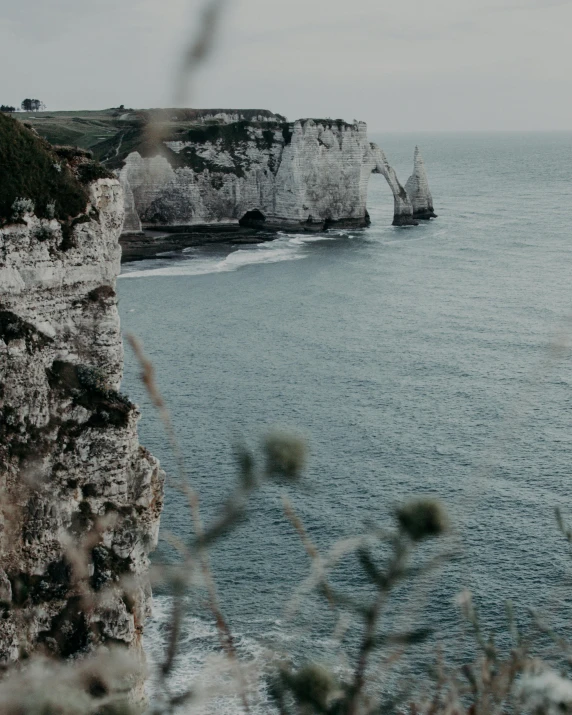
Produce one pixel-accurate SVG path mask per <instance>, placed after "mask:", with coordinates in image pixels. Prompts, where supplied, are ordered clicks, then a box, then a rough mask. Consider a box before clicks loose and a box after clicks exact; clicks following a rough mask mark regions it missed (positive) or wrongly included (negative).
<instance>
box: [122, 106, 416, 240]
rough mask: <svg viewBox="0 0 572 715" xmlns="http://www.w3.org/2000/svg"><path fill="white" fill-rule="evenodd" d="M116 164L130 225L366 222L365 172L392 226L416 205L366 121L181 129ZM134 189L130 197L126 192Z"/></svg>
mask: <svg viewBox="0 0 572 715" xmlns="http://www.w3.org/2000/svg"><path fill="white" fill-rule="evenodd" d="M129 145H130V146H132V147H133V146H134V145H135V146H136V147H137V148H136V150H135V151H130V152H128V153H124V155H123V156H119V158H118V161H117V162H116V165H117V171H118V174H119V177H120V180H121V183H122V185H123V186H124V188H125V192H126V196H128V197H129V200H128V203H127V206H126V209H127V224H126V226H127V229H128V230H129V231H136V230H138V222H139V220H140V221H141V222H142V224H143V226H146V227H149V228H150V227H164V226H170V227H172V226H196V225H210V224H217V223H224V222H238V221H240V222H241V224H242V225H245V226H253V227H257V228H261V227H265V228H267V229H282V230H297V231H299V230H305V231H306V230H310V231H311V230H323V229H324V228H328V227H331V226H334V225H338V226H366V225H368V223H369V216H368V213H367V191H368V183H369V178H370V176H371V173H372V172H374V173H380V174H383V176H384V177H385V178H386V180H387V182H388V184H389V186H390V188H391V191H392V193H393V196H394V204H395V216H394V225H398V226H403V225H415V224H416V221H415V219H414V217H413V208H412V205H411V201H410V199H409V197H408V195H407V193H406V191H405V189H404V188H403V187H402V186H401V184H400V183H399V180H398V179H397V176H396V174H395V171H394V170H393V169H392V168H391V167H390V165H389V163H388V161H387V158H386V157H385V155H384V153H383V152H382V151H381V149H379V147H377V146H376V145H375V144H370V142H369V140H368V137H367V126H366V124H365V123H363V122H354V123H353V124H348V123H346V122H343V121H341V120H335V121H332V120H314V119H304V120H299V121H296V122H293V123H287V122H272V121H270V120H268V121H266V122H265V123H263V124H262V123H260V122H255V121H248V122H247V121H241V122H233V123H230V124H227V125H207V126H205V127H195V128H192V129H185V130H180V131H179V132H178V133H173V134H171V136H169V137H167V138H164V139H163V141H162V142H161V143H160V146H155V147H149V146H148V145H145V143H144V141H140V143H139V145H137V143H136V142H135V141H133V140H130V141H129ZM131 196H132V197H133V201H131V198H130V197H131Z"/></svg>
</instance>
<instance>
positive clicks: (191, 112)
mask: <svg viewBox="0 0 572 715" xmlns="http://www.w3.org/2000/svg"><path fill="white" fill-rule="evenodd" d="M217 114H227V115H235V114H238V115H239V116H240V117H241V118H242V119H244V120H246V121H252V120H255V119H256V118H257V117H264V118H265V119H268V120H270V121H275V122H285V121H286V118H285V117H283V116H282V115H280V114H274V113H273V112H270V111H269V110H267V109H125V108H122V109H102V110H96V111H88V110H85V111H81V110H79V111H73V112H18V113H17V114H16V115H15V117H16V118H17V119H20V120H25V121H29V122H30V123H31V124H32V125H33V126H34V129H35V130H36V131H37V132H38V134H39V135H40V136H42V137H44V138H45V139H47V140H48V141H49V142H51V143H52V144H70V145H73V146H78V147H81V148H83V149H91V150H92V151H93V152H94V154H95V156H96V157H97V158H98V159H104V158H106V153H107V151H108V149H109V145H110V144H112V145H114V144H117V143H118V141H114V140H118V138H119V137H120V136H121V135H122V134H125V133H127V132H129V131H130V130H131V129H134V128H135V129H137V128H139V127H141V126H144V125H146V124H148V123H149V121H157V122H160V123H161V124H167V125H172V126H173V127H177V128H191V127H200V126H205V125H206V124H209V123H214V124H215V125H216V124H221V120H217V119H214V116H215V115H217ZM168 128H169V129H170V127H168Z"/></svg>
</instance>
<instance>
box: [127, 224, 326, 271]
mask: <svg viewBox="0 0 572 715" xmlns="http://www.w3.org/2000/svg"><path fill="white" fill-rule="evenodd" d="M278 235H279V238H277V239H275V240H274V241H269V242H268V243H259V244H256V245H253V246H250V247H248V248H240V249H238V250H236V251H232V252H231V253H229V254H228V255H227V256H225V257H224V258H222V259H221V258H220V257H216V258H214V257H213V258H204V257H202V258H201V257H199V255H197V254H198V251H199V250H200V249H195V250H192V251H191V250H187V249H183V252H182V253H178V254H176V258H175V259H171V260H168V261H161V265H159V266H157V263H158V262H159V260H160V259H157V258H155V259H150V260H148V261H141V262H140V263H137V264H134V263H131V264H127V265H125V266H124V267H123V272H122V273H121V275H120V276H119V277H120V278H148V277H153V276H202V275H207V274H209V273H228V272H230V271H236V270H238V269H239V268H242V267H244V266H249V265H255V264H257V263H280V262H282V261H297V260H300V259H302V258H306V256H308V255H309V253H308V252H307V251H305V250H304V246H305V245H306V244H309V243H315V242H318V241H331V240H334V239H336V238H338V237H339V236H338V233H337V232H336V234H333V235H327V236H326V235H323V234H318V235H315V234H312V235H307V234H278ZM142 265H143V266H144V267H143V268H141V266H142Z"/></svg>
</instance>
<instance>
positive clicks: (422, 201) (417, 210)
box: [405, 146, 437, 220]
mask: <svg viewBox="0 0 572 715" xmlns="http://www.w3.org/2000/svg"><path fill="white" fill-rule="evenodd" d="M405 190H406V191H407V194H408V196H409V198H410V199H411V205H412V208H413V216H414V217H415V218H418V219H423V220H429V219H431V218H437V214H436V213H435V210H434V209H433V197H432V196H431V191H430V190H429V181H428V180H427V172H426V170H425V162H424V161H423V159H422V157H421V152H420V151H419V147H418V146H416V147H415V156H414V161H413V174H411V176H410V177H409V179H408V180H407V183H406V184H405Z"/></svg>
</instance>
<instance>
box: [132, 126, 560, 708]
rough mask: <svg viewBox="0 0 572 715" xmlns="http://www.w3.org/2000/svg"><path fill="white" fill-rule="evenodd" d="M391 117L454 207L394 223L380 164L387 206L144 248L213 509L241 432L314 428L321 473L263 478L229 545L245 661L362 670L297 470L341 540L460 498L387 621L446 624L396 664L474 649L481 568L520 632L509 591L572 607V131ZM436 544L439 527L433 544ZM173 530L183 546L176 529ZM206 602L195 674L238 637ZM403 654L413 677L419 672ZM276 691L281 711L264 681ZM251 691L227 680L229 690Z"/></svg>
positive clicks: (185, 518) (492, 608)
mask: <svg viewBox="0 0 572 715" xmlns="http://www.w3.org/2000/svg"><path fill="white" fill-rule="evenodd" d="M372 138H373V139H374V140H375V141H377V142H379V143H380V145H381V146H382V147H383V148H384V150H385V151H386V153H387V154H388V157H389V160H390V162H391V163H392V165H393V166H394V167H395V168H396V170H397V172H398V175H399V176H400V178H401V180H402V182H405V180H406V178H407V176H408V174H409V173H410V170H411V166H412V156H413V148H414V145H415V144H416V143H418V144H419V145H420V147H421V150H422V153H423V156H424V158H425V161H426V164H427V167H428V173H429V179H430V184H431V188H432V191H433V195H434V200H435V209H436V212H437V213H438V214H439V217H438V219H436V220H434V221H431V222H430V223H429V222H424V223H422V225H420V226H419V227H416V228H407V229H400V228H393V227H392V226H391V219H392V213H393V201H392V197H391V193H390V191H389V188H388V187H387V185H386V184H385V180H384V179H383V177H381V176H372V178H371V182H370V190H369V197H368V210H369V213H370V215H371V220H372V223H371V226H370V227H369V228H367V229H363V230H348V231H331V232H329V233H327V234H319V235H311V236H307V235H304V234H300V235H293V234H283V235H279V236H278V238H277V239H276V240H275V241H273V242H272V243H265V244H260V245H255V246H241V247H240V248H235V249H229V248H224V247H220V246H218V247H204V248H194V249H189V250H186V251H183V252H181V253H178V254H174V255H170V256H166V257H162V258H158V259H155V260H149V261H143V262H139V263H132V264H128V265H125V266H124V268H123V275H122V278H121V279H120V280H119V282H118V293H119V308H120V312H121V319H122V327H123V330H124V331H125V332H130V333H133V334H135V335H136V336H138V337H139V338H140V339H141V341H142V342H143V344H144V347H145V351H146V353H147V355H148V356H149V357H150V358H151V359H152V361H153V363H154V366H155V369H156V374H157V382H158V385H159V387H160V389H161V391H162V393H163V395H164V398H165V400H166V402H167V404H168V406H169V410H170V413H171V416H172V420H173V423H174V428H175V432H176V434H177V439H178V441H179V443H180V446H181V449H182V452H183V454H184V457H185V469H186V471H187V473H188V476H189V480H190V482H191V484H192V486H193V488H194V489H195V490H196V491H197V492H198V494H199V497H200V505H201V510H202V515H203V518H204V520H205V521H206V522H207V523H208V522H209V521H212V520H213V519H215V518H216V517H217V515H219V514H220V508H221V505H222V503H223V502H224V499H225V497H226V496H227V495H228V494H229V493H230V492H231V491H232V489H233V486H234V484H235V480H236V472H237V470H236V464H235V459H234V446H235V445H236V444H237V442H243V443H246V444H248V445H251V447H252V449H254V450H256V449H257V446H258V445H259V443H260V439H261V437H262V436H263V435H264V434H265V432H267V431H268V429H269V428H272V427H274V426H277V425H278V426H287V427H290V428H295V429H297V430H298V431H300V432H302V433H303V434H305V435H306V436H307V439H308V443H309V446H310V459H309V464H308V467H307V469H306V473H305V477H304V480H303V484H302V485H301V486H300V487H299V488H294V487H283V486H280V485H277V484H270V485H268V486H266V487H265V488H264V489H262V490H261V491H260V492H259V493H256V494H255V495H254V496H253V497H252V499H251V500H250V507H249V520H248V521H246V522H244V523H241V524H240V525H239V526H238V527H237V528H236V529H235V531H234V532H233V534H232V535H231V536H229V537H227V538H225V539H224V540H223V541H222V542H221V543H220V544H218V545H217V546H216V547H215V548H214V549H213V551H212V568H213V572H214V574H215V578H216V583H217V588H218V593H219V598H220V603H221V608H222V610H223V612H224V615H225V618H226V619H227V621H228V624H229V625H230V627H231V629H232V631H233V633H234V634H235V638H236V642H237V648H238V651H239V653H240V655H241V657H242V658H244V659H245V660H246V661H251V662H252V661H253V662H255V663H256V662H257V659H258V660H259V661H260V662H262V661H264V660H265V659H266V658H267V657H268V652H269V649H273V650H275V651H277V652H280V653H286V652H287V653H289V654H290V655H291V656H292V658H293V659H294V661H295V662H297V663H301V662H304V661H305V660H307V659H316V660H319V661H321V662H325V663H327V664H331V665H332V667H334V668H338V669H342V670H343V668H344V667H351V657H352V654H353V653H355V647H356V643H357V642H358V639H359V633H360V629H359V623H358V622H357V621H354V622H351V623H350V626H349V630H348V632H347V634H346V637H345V640H344V642H343V644H342V646H341V647H340V645H339V643H338V642H337V641H336V640H335V639H334V638H333V632H334V629H335V625H336V620H335V618H334V617H333V616H332V615H331V613H330V611H329V609H328V607H327V604H325V603H324V601H323V600H321V599H320V598H319V597H316V596H312V595H309V596H304V597H303V598H302V600H301V601H300V602H299V603H298V602H296V604H297V606H298V607H297V608H294V607H293V605H292V596H293V594H294V593H295V592H296V589H299V587H300V585H301V584H303V583H304V579H306V578H307V576H308V574H309V573H310V561H309V558H308V556H307V555H306V553H305V550H304V548H303V545H302V544H301V541H300V538H299V536H298V534H297V533H296V532H295V530H294V529H293V527H292V525H291V524H290V523H289V522H288V520H287V519H286V518H285V515H284V509H283V502H282V496H283V494H284V493H286V494H287V496H288V498H289V499H290V501H291V503H292V504H293V507H294V509H295V510H296V512H297V514H298V516H299V517H300V518H301V520H302V522H303V523H304V526H305V528H306V530H307V533H308V535H309V536H310V537H311V539H312V540H313V541H314V542H315V544H316V545H317V547H318V549H319V550H320V551H321V552H322V553H324V554H325V553H326V552H327V551H328V549H330V548H331V547H332V545H333V544H334V543H335V542H336V541H338V540H340V539H344V538H346V537H351V536H354V535H356V534H360V533H363V532H364V531H365V530H366V529H367V528H369V527H370V526H371V525H372V524H377V525H379V526H384V527H385V526H390V525H391V524H392V514H393V510H394V509H395V507H396V506H397V505H399V504H401V503H402V502H404V501H406V500H407V499H408V498H411V497H412V496H416V495H430V496H432V497H437V498H439V499H440V500H442V502H443V503H444V504H445V505H446V507H447V509H448V511H449V513H450V516H451V521H452V535H451V536H450V537H449V539H448V541H447V544H446V545H443V548H446V550H447V551H451V552H453V553H454V555H453V557H452V558H451V559H448V560H447V561H446V562H445V563H444V565H443V566H442V567H441V568H440V569H439V570H438V571H436V572H435V573H433V574H430V575H429V576H427V577H426V578H424V579H422V583H421V584H420V583H412V584H405V585H403V586H401V587H400V588H399V589H398V590H397V591H396V593H395V596H394V598H393V599H392V600H391V602H390V606H389V609H388V612H387V615H386V616H385V618H384V622H383V627H384V628H385V629H386V630H388V631H391V630H393V631H403V630H406V629H407V628H409V627H417V626H420V625H429V626H431V627H432V628H434V635H433V636H432V638H431V639H430V640H429V641H428V642H427V643H426V644H425V645H424V646H422V647H418V648H416V649H415V651H414V652H413V653H412V654H407V653H406V654H404V655H403V656H402V657H401V658H400V659H399V662H398V664H397V665H396V666H393V671H397V672H398V675H399V671H400V669H402V670H403V672H406V673H408V674H410V675H412V676H413V677H416V678H422V677H423V673H424V672H425V668H426V666H427V665H428V664H432V663H433V662H434V661H435V654H436V648H437V646H440V647H441V648H442V650H443V653H444V655H445V657H446V658H447V659H449V660H450V661H451V662H453V663H457V664H458V663H460V662H464V659H467V658H470V657H471V653H473V652H474V651H473V649H472V641H471V639H470V638H469V637H468V636H467V633H466V632H465V629H464V628H463V624H462V619H461V618H460V615H459V608H458V605H456V601H457V600H458V595H459V593H461V592H462V591H463V589H469V590H470V591H471V592H472V594H473V599H474V602H475V604H476V605H477V607H478V609H479V612H480V617H481V622H482V624H483V629H484V630H485V632H486V634H493V635H494V636H495V637H496V639H497V641H498V642H499V644H500V645H501V647H502V645H503V644H506V643H507V642H508V640H507V639H508V637H507V636H506V634H507V631H508V629H507V625H506V616H505V603H506V601H507V600H511V601H512V602H513V603H514V609H515V613H516V619H517V621H518V622H519V623H521V624H522V625H523V627H526V628H529V627H531V618H530V615H529V611H530V609H537V610H538V612H539V613H540V614H542V616H543V617H544V618H545V619H546V621H547V622H548V623H550V624H551V625H552V626H554V627H556V628H560V629H565V627H566V623H569V621H570V614H571V611H570V608H571V607H572V604H571V603H570V596H569V591H570V589H569V584H570V580H569V573H570V558H569V551H568V549H567V545H566V543H565V541H564V539H563V538H562V536H561V535H560V534H559V532H558V529H557V527H556V523H555V518H554V510H555V508H556V507H559V508H561V509H562V510H563V512H564V514H565V515H566V514H567V515H568V516H569V517H570V519H571V521H572V500H571V499H570V495H571V492H572V361H571V358H572V352H571V339H572V282H571V276H572V233H571V225H572V181H571V172H572V134H571V133H553V134H531V133H527V134H524V133H523V134H502V133H497V134H426V135H425V134H424V135H409V134H403V135H379V136H373V137H372ZM138 373H139V369H138V366H137V364H136V362H135V359H134V357H133V355H132V353H131V352H130V351H129V350H127V351H126V362H125V378H124V383H123V390H124V391H125V392H127V393H128V394H129V396H130V397H131V398H132V399H133V400H134V401H136V402H137V403H138V404H140V405H141V407H142V411H143V417H142V419H141V423H140V438H141V442H142V444H144V445H145V446H146V447H148V448H149V449H150V450H151V451H152V452H153V454H155V455H156V456H157V457H158V458H159V459H160V460H161V463H162V465H163V467H164V468H165V470H166V471H167V474H168V481H167V487H166V501H165V509H164V513H163V517H162V525H161V529H162V531H163V533H164V534H171V535H174V536H175V537H177V538H179V539H181V540H183V541H185V540H186V541H189V540H191V539H192V534H193V525H192V520H191V517H190V513H189V507H188V502H187V500H186V498H185V497H184V496H183V495H181V493H180V492H179V491H178V490H177V489H176V488H174V486H175V475H176V472H177V468H176V460H175V458H174V456H173V453H172V450H171V448H170V446H169V441H168V439H167V437H166V435H165V432H164V429H163V427H162V424H161V421H160V419H159V417H158V415H157V414H156V412H155V411H154V409H153V407H152V406H151V404H150V402H149V399H148V398H147V396H146V393H145V390H144V387H143V385H142V384H141V382H140V381H139V379H138ZM438 550H439V548H438V545H437V544H434V545H428V546H424V547H422V548H421V550H420V554H419V555H418V559H419V561H420V562H422V561H423V559H425V558H430V557H431V556H432V555H434V554H435V553H436V552H438ZM161 553H162V554H163V555H164V556H166V557H167V558H171V557H172V551H169V548H168V547H167V546H163V547H162V552H161ZM332 579H333V583H334V584H335V586H336V588H338V589H339V590H340V591H342V592H345V593H350V594H352V595H353V596H354V597H356V598H358V599H362V600H363V601H364V602H366V601H367V599H368V598H370V595H371V594H370V589H369V588H368V583H367V579H366V578H365V575H364V573H363V571H362V570H361V569H360V567H359V565H357V563H356V560H355V559H352V558H351V557H345V558H343V559H341V561H340V564H339V566H338V568H337V569H336V571H335V572H334V575H333V576H332ZM170 603H171V601H170V596H169V594H168V593H167V592H165V591H164V590H161V589H158V590H157V591H156V594H155V599H154V617H153V619H152V620H151V622H150V623H149V624H148V625H147V631H146V636H145V642H146V647H147V650H148V653H149V655H150V658H151V660H152V661H153V660H155V661H159V660H160V659H161V657H162V656H161V649H162V648H163V646H164V640H165V637H166V633H167V631H168V624H169V619H170V610H169V609H170ZM296 604H295V605H296ZM186 607H187V615H186V619H185V621H184V627H183V635H182V640H181V648H180V652H179V656H178V658H177V660H176V667H175V672H174V674H173V676H172V684H173V687H174V688H175V689H177V688H184V687H185V686H189V685H191V684H192V682H193V678H196V677H199V679H202V681H201V682H203V684H204V682H205V678H206V679H207V680H208V676H204V675H203V676H200V675H199V674H200V673H201V672H203V668H204V663H205V660H206V659H208V658H210V657H212V654H213V653H216V652H217V651H218V650H219V647H220V646H219V640H218V635H217V631H216V628H215V626H214V623H213V619H212V616H211V615H210V611H209V609H208V606H207V605H206V603H205V594H204V592H197V593H193V594H191V596H190V597H189V598H188V599H187V602H186ZM342 653H344V654H345V655H346V657H347V661H344V657H343V656H342V655H341V654H342ZM344 663H345V664H344ZM389 670H390V669H387V672H388V674H387V676H386V680H385V681H384V687H386V688H387V689H388V691H391V689H392V687H396V685H395V683H396V678H397V677H398V676H396V675H395V674H394V673H393V671H392V672H391V673H390V672H389ZM259 702H260V704H259V706H258V707H259V709H258V710H257V712H261V713H262V712H268V711H269V709H268V706H267V705H265V704H264V703H265V692H264V684H263V683H262V684H261V686H260V692H259ZM237 709H238V705H237V704H236V702H234V701H232V700H229V701H224V702H222V701H221V702H218V703H217V704H216V707H214V710H213V712H235V711H237Z"/></svg>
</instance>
